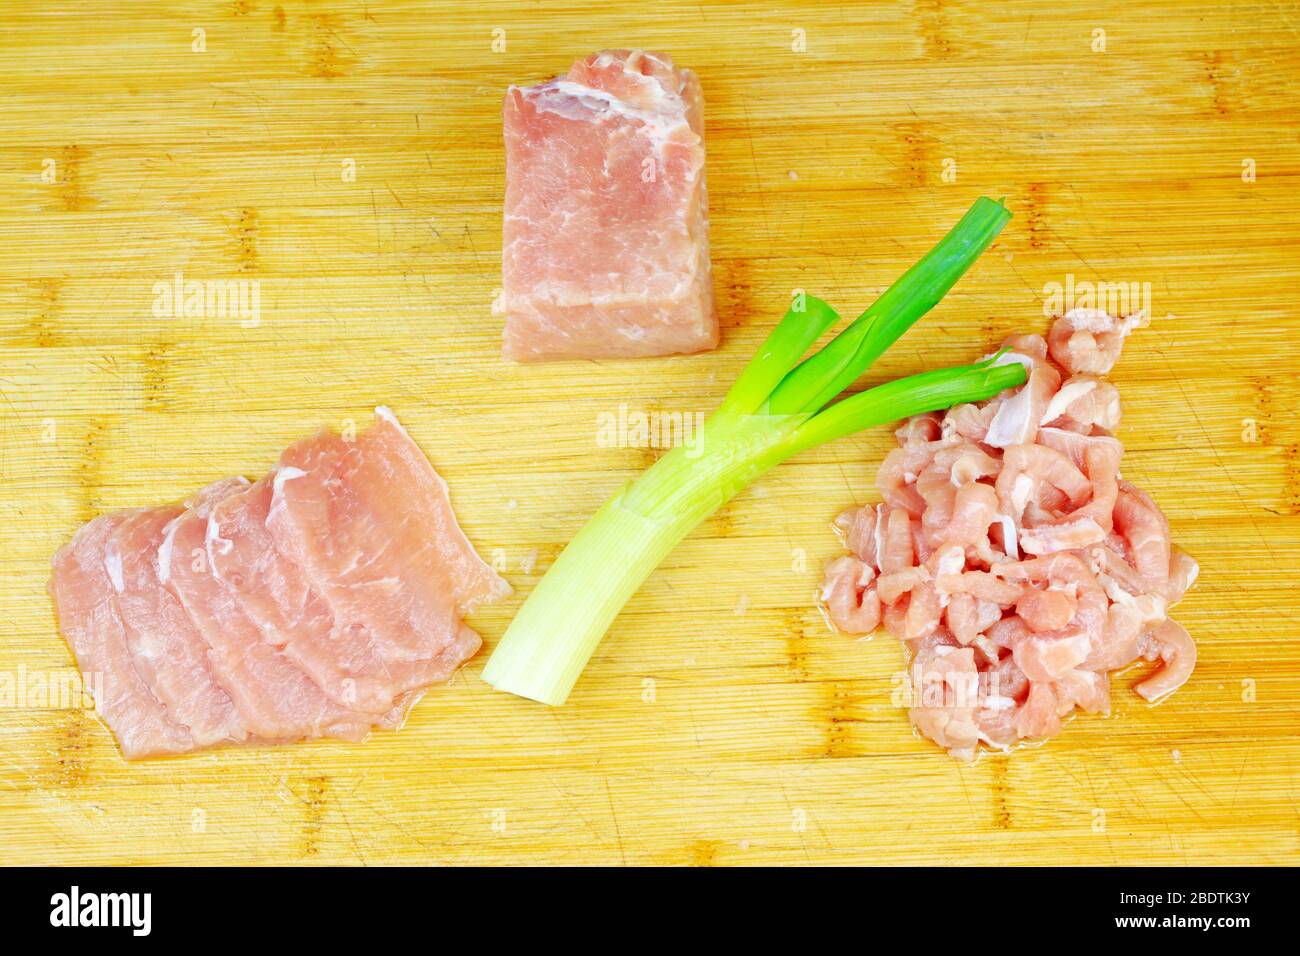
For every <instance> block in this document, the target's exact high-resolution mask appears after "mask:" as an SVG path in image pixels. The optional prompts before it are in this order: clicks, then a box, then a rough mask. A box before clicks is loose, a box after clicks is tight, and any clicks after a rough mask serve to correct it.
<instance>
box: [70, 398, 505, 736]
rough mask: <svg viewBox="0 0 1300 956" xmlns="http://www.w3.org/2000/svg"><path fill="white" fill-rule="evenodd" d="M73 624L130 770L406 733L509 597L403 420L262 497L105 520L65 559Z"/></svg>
mask: <svg viewBox="0 0 1300 956" xmlns="http://www.w3.org/2000/svg"><path fill="white" fill-rule="evenodd" d="M50 590H51V592H52V593H53V595H54V600H55V605H56V609H57V612H58V618H59V626H60V628H61V630H62V631H63V634H64V636H65V637H66V638H67V640H68V643H69V644H70V645H71V646H72V650H73V652H74V653H75V655H76V658H77V663H78V665H79V667H80V668H81V670H82V672H83V673H84V674H86V675H87V678H88V686H89V687H90V688H91V689H92V690H93V692H94V693H95V694H96V698H97V700H96V705H97V707H98V709H99V710H100V712H101V713H102V714H103V717H104V719H105V721H106V722H107V723H108V725H109V727H110V728H111V729H112V731H113V733H114V734H115V735H116V737H117V740H118V743H119V744H120V746H121V748H122V753H123V755H124V756H126V757H127V758H129V759H135V758H140V757H150V756H155V755H160V754H177V753H184V752H187V751H191V750H197V749H200V748H203V747H210V746H214V745H218V744H223V743H268V742H288V741H293V740H299V739H302V738H306V737H336V738H341V739H345V740H360V739H362V738H364V737H365V736H366V735H367V734H368V733H369V731H370V729H371V728H372V727H397V726H399V725H400V724H401V723H402V721H403V719H404V718H405V716H406V713H407V712H408V711H409V709H410V708H411V706H412V705H413V704H414V703H415V701H416V700H418V699H419V697H420V695H421V694H422V693H423V692H424V690H425V689H426V688H428V687H429V686H430V685H431V684H435V683H438V682H440V681H445V680H446V679H447V678H448V677H450V676H451V675H452V674H453V673H454V672H455V671H456V669H457V668H458V667H460V665H461V664H462V663H464V662H465V661H466V660H467V659H468V658H470V657H472V656H473V655H474V653H475V652H476V651H477V650H478V648H479V645H480V640H479V637H478V635H477V634H476V633H475V632H474V631H472V630H471V629H470V628H469V627H467V626H466V625H465V624H464V623H463V622H462V620H461V618H462V615H463V614H465V613H468V611H469V610H470V609H471V608H473V607H474V606H475V605H476V604H478V603H479V602H482V601H486V600H491V599H494V598H497V597H500V596H501V595H503V594H505V593H508V591H509V586H508V585H507V584H506V583H505V581H504V580H502V579H501V578H500V577H499V576H498V575H497V574H496V573H495V572H494V571H493V570H492V568H491V567H489V566H488V565H487V564H485V563H484V562H483V561H482V560H481V559H480V558H479V556H478V555H477V554H476V553H475V551H474V549H473V547H472V546H471V545H470V543H469V541H468V539H466V537H465V535H464V534H463V533H462V531H461V529H460V526H459V525H458V524H457V522H456V517H455V514H454V513H453V512H452V509H451V502H450V500H449V499H448V496H447V485H446V483H445V482H444V481H443V480H442V478H441V477H440V476H439V475H438V474H437V473H436V472H435V471H434V470H433V467H432V465H430V463H429V461H428V459H427V458H426V457H425V456H424V454H423V452H421V451H420V449H419V447H418V446H417V445H416V444H415V443H414V442H413V441H412V440H411V438H410V437H409V436H408V435H407V433H406V431H405V430H404V429H403V428H402V427H401V425H400V424H398V422H397V419H396V418H395V417H394V416H393V415H392V413H391V412H389V411H388V410H387V409H383V408H380V409H377V410H376V418H375V423H374V425H373V426H372V427H371V428H370V429H369V430H368V431H366V432H364V433H362V434H360V435H358V436H356V437H355V438H354V439H352V440H348V439H345V438H343V437H341V436H339V435H336V434H334V433H332V432H329V431H322V432H321V433H320V434H318V435H316V436H314V437H312V438H308V439H305V440H303V441H300V442H298V443H296V444H294V445H292V446H290V447H289V448H288V450H286V451H285V452H284V454H283V455H282V456H281V458H280V462H279V465H278V467H276V469H275V470H274V471H272V472H271V473H270V474H269V475H267V476H265V477H263V478H261V479H260V480H258V481H255V482H252V483H249V482H248V481H246V480H245V479H243V478H229V479H225V480H222V481H218V482H216V483H214V484H211V485H209V486H207V487H206V488H204V489H202V490H201V491H199V492H198V493H197V494H196V495H195V496H194V498H193V499H192V500H190V501H188V502H186V503H185V504H184V505H183V506H180V505H178V506H168V507H162V508H142V509H139V510H134V511H124V512H118V513H114V514H107V515H102V516H101V517H98V518H95V519H94V520H93V521H91V522H89V523H88V524H86V525H85V526H83V527H82V528H81V529H80V530H79V531H78V532H77V534H76V536H75V537H74V538H73V539H72V541H71V542H69V543H68V544H67V545H65V546H64V547H63V548H62V549H60V550H59V552H58V553H57V554H56V555H55V556H54V576H53V578H52V580H51V582H50Z"/></svg>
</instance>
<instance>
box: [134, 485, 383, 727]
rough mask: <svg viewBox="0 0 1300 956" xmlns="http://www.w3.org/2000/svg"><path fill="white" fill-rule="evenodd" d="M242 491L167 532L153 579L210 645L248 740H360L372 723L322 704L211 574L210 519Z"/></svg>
mask: <svg viewBox="0 0 1300 956" xmlns="http://www.w3.org/2000/svg"><path fill="white" fill-rule="evenodd" d="M247 484H248V483H247V482H242V481H241V482H223V483H221V488H220V489H219V490H215V491H214V492H212V493H209V494H207V495H204V496H201V500H200V501H199V502H197V503H196V504H195V505H194V506H193V507H191V508H190V509H189V510H187V511H186V512H185V513H184V514H182V515H180V516H179V517H177V518H175V519H174V520H173V521H172V522H171V523H170V524H169V525H168V527H167V529H166V532H165V535H164V538H163V543H162V546H161V547H160V548H159V551H158V576H159V578H160V579H161V580H162V581H163V583H164V584H165V585H166V587H167V589H168V590H169V591H170V592H171V593H172V594H173V595H174V596H175V597H176V599H177V600H178V601H180V603H181V605H182V606H183V607H184V608H185V610H186V612H187V613H188V614H189V617H190V620H191V621H192V622H193V624H194V626H195V628H196V629H197V630H198V632H199V634H200V635H201V636H202V637H203V639H204V640H205V641H206V642H207V644H208V647H209V651H208V657H209V660H210V661H211V662H212V665H213V668H214V669H215V671H216V673H217V674H218V676H219V678H220V679H221V685H222V687H223V688H224V689H225V690H226V692H227V693H228V694H230V697H231V699H232V700H233V701H234V703H235V707H236V709H237V710H238V712H239V716H240V719H241V721H242V722H243V724H244V726H245V727H247V728H248V730H249V731H250V732H251V733H252V734H254V735H255V736H257V737H259V738H262V739H264V740H276V741H289V740H297V739H299V738H302V737H338V738H341V739H344V740H361V739H363V738H364V737H365V736H366V734H367V733H368V732H369V730H370V724H372V723H374V722H375V718H374V717H373V716H372V717H370V718H369V719H367V718H366V717H365V716H364V715H362V714H358V713H356V712H352V711H348V710H346V709H344V708H342V707H340V706H339V705H338V704H336V703H334V702H333V701H331V700H330V699H329V698H328V697H326V696H325V695H324V694H323V693H322V692H321V690H320V688H318V687H317V686H316V685H315V684H314V683H313V682H312V680H311V679H310V678H309V677H308V676H307V675H306V674H305V673H303V672H302V671H301V670H299V669H298V667H297V666H295V665H294V664H293V662H292V661H291V660H290V659H289V658H288V656H287V655H285V654H284V653H283V652H282V651H280V650H279V649H277V648H276V647H274V646H272V645H271V644H270V643H268V642H266V641H265V640H263V638H262V633H261V630H260V629H259V628H258V627H257V625H256V624H255V623H254V622H253V621H252V619H251V618H249V617H248V615H247V614H245V613H244V610H243V608H242V607H241V606H240V603H239V600H238V596H237V595H236V594H235V593H234V592H233V591H232V590H230V589H228V588H227V587H226V586H225V585H224V584H223V583H222V581H221V580H220V579H219V578H218V577H216V576H215V575H214V574H213V573H212V568H211V566H210V562H209V560H208V555H207V545H206V538H207V528H208V515H209V512H210V511H211V509H212V507H213V506H215V505H216V504H218V503H220V501H221V500H223V498H228V497H230V496H232V495H236V494H239V493H241V492H242V491H243V490H245V488H246V487H247Z"/></svg>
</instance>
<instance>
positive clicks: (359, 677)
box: [206, 476, 441, 726]
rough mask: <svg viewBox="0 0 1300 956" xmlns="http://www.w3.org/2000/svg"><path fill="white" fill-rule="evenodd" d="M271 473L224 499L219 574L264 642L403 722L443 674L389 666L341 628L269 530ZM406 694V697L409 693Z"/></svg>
mask: <svg viewBox="0 0 1300 956" xmlns="http://www.w3.org/2000/svg"><path fill="white" fill-rule="evenodd" d="M272 482H273V479H272V477H271V476H267V477H265V478H262V479H261V480H259V481H257V482H255V483H254V484H253V486H252V487H251V488H249V489H248V490H247V491H245V492H242V493H240V494H237V495H232V496H231V497H229V498H227V499H225V500H223V501H221V502H219V503H218V504H217V506H216V507H215V508H214V509H213V511H212V514H210V515H209V516H208V527H207V538H206V548H207V555H208V561H209V563H210V565H211V567H212V569H213V573H214V574H216V575H217V577H218V578H220V579H221V581H222V583H224V584H225V585H226V586H227V587H228V588H229V589H230V590H231V591H232V592H233V593H235V595H236V596H237V598H238V601H239V604H240V607H241V609H242V610H243V611H244V612H245V613H246V614H247V615H248V617H249V618H250V619H251V620H252V621H253V622H254V623H256V624H257V626H258V628H259V629H260V630H261V632H262V636H263V639H264V640H266V641H267V642H269V643H270V644H272V645H273V646H275V647H278V648H280V649H282V650H283V651H284V653H285V654H286V656H288V657H289V659H290V660H292V661H293V662H294V663H295V664H297V665H298V667H300V668H301V669H302V670H303V671H304V672H305V673H306V674H308V675H309V676H310V677H311V679H312V680H313V681H314V682H315V683H316V684H317V685H318V686H319V687H320V688H321V690H322V691H324V693H325V694H326V695H327V696H328V697H329V698H330V699H331V700H333V701H334V702H335V703H337V704H339V705H340V706H343V707H349V708H352V709H355V710H359V711H363V712H365V713H369V714H381V715H386V716H385V720H384V725H385V726H396V725H398V724H400V723H401V720H402V718H403V716H404V714H405V709H406V708H405V706H403V705H409V704H410V703H413V700H414V698H413V697H411V693H412V692H415V691H417V690H419V689H420V688H423V687H425V686H427V685H428V684H429V683H432V682H433V681H435V680H438V679H439V678H440V676H441V671H440V670H439V669H438V668H436V667H432V666H429V665H427V664H426V665H420V664H417V663H406V662H401V661H389V660H386V659H385V658H384V656H383V655H382V654H381V653H380V652H379V650H378V649H376V647H375V644H374V641H373V640H372V639H371V637H370V634H369V632H368V631H367V630H366V628H365V627H364V626H363V627H339V628H335V626H334V611H333V609H332V608H331V607H330V606H329V604H328V602H327V601H326V600H325V599H324V598H323V597H322V596H321V595H320V594H319V593H317V591H316V590H315V589H314V588H313V587H312V586H311V583H310V582H309V581H308V580H307V576H306V573H305V572H304V571H303V569H302V568H301V567H300V566H299V565H298V564H297V563H296V562H294V561H293V560H292V559H291V558H288V557H286V556H284V555H282V554H281V553H280V552H279V551H277V550H276V547H275V543H274V542H273V540H272V538H271V532H270V530H269V529H268V528H267V526H266V519H267V516H268V514H269V512H270V507H271V495H272ZM404 695H405V696H404Z"/></svg>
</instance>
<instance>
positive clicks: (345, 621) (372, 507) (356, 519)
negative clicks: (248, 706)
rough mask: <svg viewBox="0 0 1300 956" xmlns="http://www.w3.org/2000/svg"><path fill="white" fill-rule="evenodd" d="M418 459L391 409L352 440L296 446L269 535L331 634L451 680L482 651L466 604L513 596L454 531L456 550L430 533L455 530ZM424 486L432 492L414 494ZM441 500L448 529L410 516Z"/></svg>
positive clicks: (283, 466)
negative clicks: (315, 595)
mask: <svg viewBox="0 0 1300 956" xmlns="http://www.w3.org/2000/svg"><path fill="white" fill-rule="evenodd" d="M412 455H418V456H419V457H420V458H423V453H422V452H420V451H419V449H418V448H416V446H415V445H414V443H411V442H410V439H409V438H407V437H406V436H405V433H403V432H402V431H401V429H400V427H398V426H397V423H396V419H395V418H393V417H392V414H391V412H387V411H386V410H381V411H380V412H379V413H377V415H376V424H375V426H374V429H372V431H371V432H367V433H366V434H363V435H361V436H358V438H357V439H356V441H353V442H348V441H345V440H344V439H343V438H341V437H340V436H338V435H335V434H333V433H331V432H328V431H325V432H321V433H320V434H319V435H317V436H315V437H314V438H309V439H306V440H305V441H301V442H298V443H296V444H294V445H291V446H290V447H289V448H288V449H287V450H286V451H285V453H284V454H283V455H282V456H281V458H280V467H279V469H278V470H277V472H276V475H275V478H274V480H273V482H272V484H273V492H272V498H271V506H270V512H269V514H268V516H267V519H266V525H267V527H268V528H269V529H270V531H271V536H272V539H273V540H274V542H275V546H276V549H277V550H278V551H279V552H280V553H281V554H283V555H286V556H288V557H291V558H292V559H293V560H294V561H296V562H297V563H298V564H299V565H301V566H302V568H303V569H304V570H305V571H306V574H307V578H308V580H309V581H310V582H311V584H312V586H313V587H314V588H315V589H316V590H317V591H318V592H319V593H320V594H321V595H322V596H323V597H324V598H325V600H326V601H327V602H328V604H329V606H330V607H331V609H332V610H333V612H334V619H335V627H341V628H352V629H358V628H363V629H365V630H366V631H367V632H368V633H369V635H370V636H371V637H372V639H373V641H374V643H375V646H376V647H377V648H378V649H379V651H380V652H381V653H382V654H383V655H384V657H385V658H386V659H389V660H396V661H399V662H419V663H422V664H427V665H433V666H436V668H437V670H438V672H439V673H440V675H441V677H447V676H450V675H451V673H453V672H454V671H455V670H456V669H457V668H458V667H459V666H460V665H461V664H462V663H463V662H464V661H465V660H466V659H468V658H469V657H471V656H473V654H474V653H475V652H476V651H477V650H478V647H479V644H480V641H479V638H478V635H477V634H475V633H474V632H473V631H472V630H470V629H469V628H467V627H465V626H464V625H462V624H461V622H460V617H459V610H460V605H470V604H473V603H474V602H475V601H476V600H478V599H480V598H482V597H486V596H489V595H492V594H499V593H502V592H504V591H505V590H506V585H505V582H504V581H501V580H500V579H499V578H497V577H496V575H495V574H494V573H492V572H491V569H489V568H487V567H486V566H484V565H482V562H481V561H480V560H479V559H478V558H477V555H473V552H472V549H470V548H469V547H468V542H463V534H461V533H460V531H459V527H456V528H455V531H456V534H455V535H454V536H451V540H447V541H443V540H435V539H432V538H430V537H429V536H428V535H429V533H430V531H431V529H432V530H438V531H440V532H441V537H442V538H448V537H449V532H450V529H451V528H452V527H453V526H454V520H453V518H452V516H451V512H450V505H449V504H447V503H446V492H445V487H444V486H442V484H441V479H437V475H436V473H435V472H434V471H433V469H432V467H431V466H428V463H427V460H426V461H425V462H424V466H423V468H421V469H416V468H414V467H413V466H412V462H411V456H412ZM421 471H423V474H421V473H420V472H421ZM435 479H437V480H436V481H435ZM420 481H422V482H424V484H425V487H414V486H412V485H414V483H415V482H420ZM407 482H411V483H412V485H408V486H407V487H402V485H403V484H405V483H407ZM438 499H441V503H442V504H443V505H446V509H447V510H446V512H445V514H444V515H443V518H442V519H440V518H437V517H434V516H431V515H415V514H413V513H411V512H410V511H407V510H406V509H407V508H408V507H416V506H421V505H428V504H429V503H430V502H436V501H437V500H438ZM444 519H445V520H444ZM462 542H463V547H462ZM471 556H472V557H473V559H474V561H473V562H471V561H470V560H469V558H470V557H471ZM449 558H450V560H451V562H452V564H453V566H452V567H448V566H447V564H446V562H447V561H448V559H449ZM467 570H468V572H469V574H468V575H467V574H466V571H467Z"/></svg>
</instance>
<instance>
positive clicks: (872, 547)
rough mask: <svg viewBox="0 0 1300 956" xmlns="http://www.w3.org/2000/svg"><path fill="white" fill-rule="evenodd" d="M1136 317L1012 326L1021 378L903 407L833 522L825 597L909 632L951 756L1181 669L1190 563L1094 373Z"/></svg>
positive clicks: (865, 627)
mask: <svg viewBox="0 0 1300 956" xmlns="http://www.w3.org/2000/svg"><path fill="white" fill-rule="evenodd" d="M1140 320H1141V317H1140V316H1134V317H1130V318H1128V319H1116V318H1113V317H1111V316H1110V315H1107V314H1106V313H1105V312H1100V311H1096V310H1091V309H1076V310H1074V311H1071V312H1069V313H1068V314H1067V315H1065V316H1064V317H1063V318H1061V319H1058V320H1057V321H1056V322H1055V324H1054V325H1053V326H1052V328H1051V331H1050V332H1049V333H1048V336H1047V339H1046V340H1044V339H1043V337H1042V336H1040V335H1017V336H1012V337H1011V338H1009V339H1007V340H1006V342H1005V343H1004V348H1005V349H1006V351H1004V352H1003V353H1002V354H1001V356H1000V357H999V358H998V359H997V361H998V362H1020V363H1021V364H1023V365H1024V366H1025V368H1026V370H1027V371H1028V375H1029V378H1028V381H1027V382H1026V383H1025V384H1024V385H1023V386H1021V387H1020V388H1017V389H1009V390H1008V391H1006V392H1004V393H1002V394H1001V395H999V396H997V397H995V398H993V399H990V400H989V401H987V402H984V403H981V404H978V405H958V406H956V407H954V408H952V409H950V410H949V411H948V412H946V413H944V414H939V413H931V414H927V415H920V416H917V417H915V418H912V419H911V420H909V421H908V422H907V423H906V424H905V425H903V427H901V428H900V429H899V430H898V431H897V433H896V434H897V437H898V444H899V447H898V448H897V449H895V450H894V451H892V452H890V454H889V455H888V456H887V457H886V458H885V460H884V462H883V463H882V464H881V467H880V475H879V482H878V483H879V487H880V492H881V495H882V496H883V498H884V502H883V503H882V504H879V505H876V506H874V507H870V506H868V507H863V508H854V509H851V510H849V511H846V512H844V513H843V514H841V515H840V516H839V517H838V518H837V519H836V527H837V529H838V530H840V531H841V532H843V534H844V535H845V540H846V544H847V546H848V548H849V550H850V551H851V552H852V553H851V554H849V555H846V556H844V557H841V558H838V559H836V560H834V561H832V562H831V563H830V564H829V565H828V566H827V569H826V577H825V581H824V584H823V588H822V595H821V597H822V601H823V602H824V605H825V609H826V612H827V614H828V616H829V617H830V619H831V621H832V622H833V623H834V624H835V625H836V627H838V628H839V629H840V630H843V631H847V632H849V633H853V634H867V633H870V632H871V631H874V630H875V629H876V627H877V626H878V625H879V624H880V623H881V622H882V621H883V623H884V625H885V628H886V629H887V630H888V631H889V632H890V633H891V634H893V635H894V636H895V637H897V638H898V639H899V640H900V641H902V642H903V644H904V645H905V646H906V648H907V649H908V652H909V655H910V657H911V660H912V666H911V673H910V678H911V690H912V695H911V710H910V714H911V718H912V722H913V724H914V725H915V727H916V728H917V730H919V731H920V732H921V733H922V734H923V735H925V736H926V737H928V738H930V739H931V740H933V741H934V742H935V743H937V744H939V745H940V746H941V747H944V748H946V749H947V750H948V751H949V752H950V753H951V754H953V755H954V756H956V757H960V758H962V759H972V758H973V757H974V756H975V754H976V752H977V750H978V749H979V747H980V745H981V744H983V745H985V746H987V747H990V748H995V749H999V750H1004V749H1007V748H1009V747H1011V746H1013V745H1014V744H1016V743H1017V742H1019V741H1021V740H1025V739H1042V738H1047V737H1051V736H1053V735H1055V734H1056V733H1058V732H1059V731H1060V729H1061V720H1062V718H1063V717H1065V716H1067V715H1069V714H1070V713H1072V712H1073V711H1074V709H1075V708H1076V707H1077V708H1080V709H1082V710H1083V711H1085V712H1087V713H1093V714H1095V713H1106V712H1108V711H1109V707H1110V672H1111V671H1113V670H1116V669H1119V668H1123V667H1126V666H1127V665H1129V664H1131V663H1133V662H1134V661H1136V660H1138V659H1139V658H1144V659H1146V660H1148V661H1155V660H1159V661H1160V662H1161V666H1160V668H1159V669H1158V670H1157V671H1156V672H1155V673H1154V674H1152V675H1151V676H1149V677H1147V678H1146V679H1145V680H1144V681H1143V682H1142V683H1140V684H1138V685H1137V691H1138V693H1140V694H1141V695H1142V696H1143V697H1145V698H1146V699H1147V700H1149V701H1156V700H1159V699H1160V698H1162V697H1164V696H1166V695H1168V694H1170V693H1172V692H1173V691H1175V690H1177V689H1178V688H1179V687H1181V686H1182V685H1183V683H1184V682H1185V681H1186V680H1187V678H1188V676H1189V675H1190V674H1191V673H1192V669H1193V667H1194V666H1195V664H1196V646H1195V644H1194V643H1193V642H1192V639H1191V637H1190V636H1189V635H1188V633H1187V631H1185V630H1184V629H1183V628H1182V627H1181V626H1180V625H1178V624H1176V623H1175V622H1174V621H1172V620H1170V618H1169V616H1168V614H1169V608H1170V607H1172V606H1173V605H1174V604H1175V603H1177V602H1178V601H1179V600H1180V599H1181V598H1182V596H1183V594H1184V592H1185V591H1186V590H1187V588H1188V587H1189V586H1190V585H1191V584H1192V582H1193V581H1194V580H1195V579H1196V574H1197V571H1198V568H1197V564H1196V562H1195V561H1194V560H1192V558H1191V557H1189V556H1188V555H1187V554H1185V553H1184V552H1182V551H1180V550H1178V549H1177V548H1175V547H1173V546H1172V545H1171V543H1170V540H1169V522H1168V521H1167V520H1166V519H1165V516H1164V514H1162V513H1161V511H1160V509H1159V508H1158V507H1157V506H1156V504H1155V502H1154V501H1152V500H1151V498H1150V497H1148V496H1147V495H1146V494H1145V493H1144V492H1143V491H1141V490H1140V489H1138V488H1136V487H1134V486H1133V485H1132V484H1130V483H1129V482H1127V481H1125V480H1123V478H1121V477H1120V459H1121V456H1122V455H1123V453H1124V449H1123V446H1122V445H1121V444H1120V443H1119V441H1118V440H1117V439H1116V438H1115V437H1114V432H1115V429H1116V427H1117V426H1118V425H1119V418H1120V403H1119V394H1118V392H1117V391H1116V390H1115V387H1114V386H1113V385H1111V384H1110V383H1109V382H1107V381H1106V380H1105V379H1103V378H1101V377H1100V376H1102V375H1104V374H1105V373H1107V372H1109V371H1110V370H1111V368H1112V367H1113V366H1114V364H1115V361H1116V360H1117V359H1118V358H1119V353H1120V349H1121V348H1122V346H1123V343H1124V339H1125V337H1126V336H1127V335H1128V334H1129V333H1130V332H1131V331H1132V330H1133V329H1134V328H1135V327H1137V326H1138V325H1139V324H1141V321H1140Z"/></svg>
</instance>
